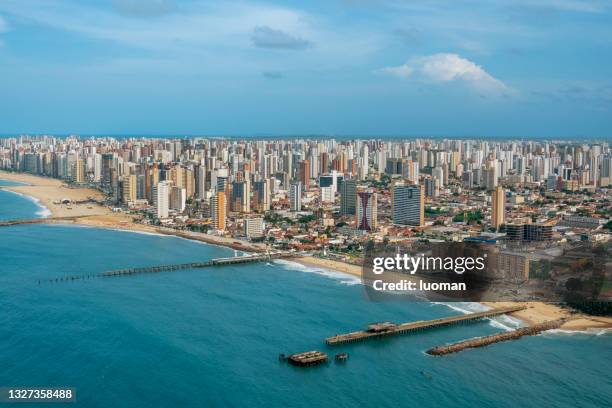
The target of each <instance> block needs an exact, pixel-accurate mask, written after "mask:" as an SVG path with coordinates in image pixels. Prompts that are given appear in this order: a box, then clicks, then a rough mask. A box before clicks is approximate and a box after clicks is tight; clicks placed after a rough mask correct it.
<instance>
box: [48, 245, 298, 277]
mask: <svg viewBox="0 0 612 408" xmlns="http://www.w3.org/2000/svg"><path fill="white" fill-rule="evenodd" d="M294 256H296V254H295V253H293V252H272V253H266V254H255V255H245V256H234V257H229V258H215V259H211V260H208V261H203V262H189V263H182V264H168V265H155V266H143V267H139V268H127V269H115V270H111V271H105V272H99V273H92V274H82V275H69V276H63V277H60V278H53V279H48V280H46V281H47V282H66V281H74V280H84V279H94V278H110V277H119V276H127V275H138V274H144V273H157V272H170V271H179V270H185V269H201V268H208V267H212V266H223V265H236V264H245V263H254V262H264V261H270V260H274V259H283V258H291V257H294ZM39 283H40V281H39Z"/></svg>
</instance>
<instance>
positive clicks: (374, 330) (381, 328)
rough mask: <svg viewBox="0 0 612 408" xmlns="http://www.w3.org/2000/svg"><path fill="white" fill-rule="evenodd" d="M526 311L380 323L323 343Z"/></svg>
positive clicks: (512, 309) (502, 310) (493, 311)
mask: <svg viewBox="0 0 612 408" xmlns="http://www.w3.org/2000/svg"><path fill="white" fill-rule="evenodd" d="M524 309H526V306H511V307H502V308H496V309H490V310H486V311H484V312H477V313H469V314H464V315H459V316H450V317H443V318H440V319H433V320H419V321H416V322H409V323H401V324H396V323H392V322H381V323H374V324H370V325H369V326H368V328H367V330H363V331H356V332H352V333H347V334H338V335H335V336H332V337H329V338H327V339H325V343H327V344H328V345H330V346H333V345H336V344H344V343H352V342H356V341H361V340H365V339H370V338H374V337H384V336H392V335H397V334H406V333H415V332H418V331H422V330H429V329H434V328H437V327H443V326H450V325H454V324H461V323H468V322H473V321H477V320H480V319H486V318H489V317H493V316H498V315H502V314H507V313H513V312H518V311H520V310H524Z"/></svg>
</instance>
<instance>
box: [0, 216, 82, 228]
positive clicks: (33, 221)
mask: <svg viewBox="0 0 612 408" xmlns="http://www.w3.org/2000/svg"><path fill="white" fill-rule="evenodd" d="M90 216H91V215H72V216H67V217H48V218H29V219H22V220H9V221H0V227H12V226H13V225H27V224H45V223H49V222H54V221H75V220H78V219H79V218H85V217H90Z"/></svg>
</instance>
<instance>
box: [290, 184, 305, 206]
mask: <svg viewBox="0 0 612 408" xmlns="http://www.w3.org/2000/svg"><path fill="white" fill-rule="evenodd" d="M289 204H290V206H291V211H302V183H301V182H299V181H298V182H296V183H291V186H290V188H289Z"/></svg>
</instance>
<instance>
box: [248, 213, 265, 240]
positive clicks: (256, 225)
mask: <svg viewBox="0 0 612 408" xmlns="http://www.w3.org/2000/svg"><path fill="white" fill-rule="evenodd" d="M263 232H264V222H263V218H261V217H252V218H245V219H244V235H245V236H246V237H247V238H259V237H261V236H263Z"/></svg>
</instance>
